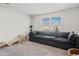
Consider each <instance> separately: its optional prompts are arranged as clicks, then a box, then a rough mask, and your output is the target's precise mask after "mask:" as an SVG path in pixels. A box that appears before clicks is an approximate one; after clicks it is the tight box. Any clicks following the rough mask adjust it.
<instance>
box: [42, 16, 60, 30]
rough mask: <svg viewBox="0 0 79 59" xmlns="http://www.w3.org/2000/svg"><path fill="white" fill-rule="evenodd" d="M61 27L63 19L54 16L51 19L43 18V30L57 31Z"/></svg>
mask: <svg viewBox="0 0 79 59" xmlns="http://www.w3.org/2000/svg"><path fill="white" fill-rule="evenodd" d="M59 25H61V17H60V16H53V17H51V18H42V29H43V30H44V31H52V30H53V31H57V30H59V29H58V27H59Z"/></svg>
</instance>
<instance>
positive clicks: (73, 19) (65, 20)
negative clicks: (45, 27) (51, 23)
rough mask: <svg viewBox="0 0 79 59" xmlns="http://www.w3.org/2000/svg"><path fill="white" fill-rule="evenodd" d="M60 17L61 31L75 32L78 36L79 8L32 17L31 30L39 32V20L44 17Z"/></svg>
mask: <svg viewBox="0 0 79 59" xmlns="http://www.w3.org/2000/svg"><path fill="white" fill-rule="evenodd" d="M52 16H61V19H62V24H61V26H62V27H61V31H66V32H71V31H75V32H76V33H78V34H79V8H72V9H67V10H63V11H58V12H54V13H50V14H41V15H36V16H32V20H33V21H32V25H33V30H41V19H42V18H44V17H49V18H50V17H52Z"/></svg>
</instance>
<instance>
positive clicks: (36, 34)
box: [29, 31, 78, 49]
mask: <svg viewBox="0 0 79 59" xmlns="http://www.w3.org/2000/svg"><path fill="white" fill-rule="evenodd" d="M69 34H70V32H44V31H32V32H30V34H29V40H30V41H33V42H38V43H42V44H46V45H50V46H54V47H57V48H62V49H69V48H78V42H77V43H76V41H77V40H78V35H77V34H73V35H71V36H70V37H69V38H68V36H69Z"/></svg>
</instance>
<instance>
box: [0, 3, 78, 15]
mask: <svg viewBox="0 0 79 59" xmlns="http://www.w3.org/2000/svg"><path fill="white" fill-rule="evenodd" d="M0 5H3V6H4V7H8V8H10V9H13V10H16V11H19V12H22V13H26V14H28V15H37V14H44V13H49V12H55V11H60V10H64V9H68V8H73V7H78V6H79V4H78V3H10V4H0Z"/></svg>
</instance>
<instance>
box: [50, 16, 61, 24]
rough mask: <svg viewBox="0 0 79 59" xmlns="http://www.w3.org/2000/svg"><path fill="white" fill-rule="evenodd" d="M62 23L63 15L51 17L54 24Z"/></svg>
mask: <svg viewBox="0 0 79 59" xmlns="http://www.w3.org/2000/svg"><path fill="white" fill-rule="evenodd" d="M60 23H61V17H60V16H54V17H51V24H52V25H60Z"/></svg>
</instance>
